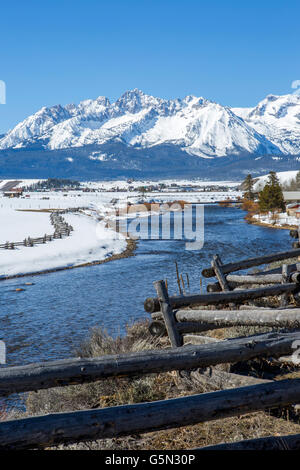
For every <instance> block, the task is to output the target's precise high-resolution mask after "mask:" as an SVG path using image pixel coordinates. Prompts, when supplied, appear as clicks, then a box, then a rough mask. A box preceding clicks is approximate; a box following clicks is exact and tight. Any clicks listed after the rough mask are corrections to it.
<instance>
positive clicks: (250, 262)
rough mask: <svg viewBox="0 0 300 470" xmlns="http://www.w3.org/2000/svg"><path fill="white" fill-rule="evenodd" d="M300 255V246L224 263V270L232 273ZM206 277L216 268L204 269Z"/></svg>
mask: <svg viewBox="0 0 300 470" xmlns="http://www.w3.org/2000/svg"><path fill="white" fill-rule="evenodd" d="M298 256H300V248H298V249H296V250H290V251H283V252H281V253H273V254H271V255H264V256H259V257H257V258H249V259H246V260H243V261H237V262H235V263H228V264H223V266H222V272H223V273H224V274H228V273H231V272H233V271H241V270H244V269H248V268H253V267H254V266H260V265H262V264H269V263H272V262H274V261H282V260H285V259H290V258H296V257H298ZM202 275H203V276H204V277H214V276H215V271H214V268H205V269H203V271H202Z"/></svg>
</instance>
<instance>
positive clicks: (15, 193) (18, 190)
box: [3, 188, 23, 198]
mask: <svg viewBox="0 0 300 470" xmlns="http://www.w3.org/2000/svg"><path fill="white" fill-rule="evenodd" d="M3 195H4V196H5V197H10V198H13V197H20V196H22V195H23V189H22V188H16V189H10V190H9V191H4V193H3Z"/></svg>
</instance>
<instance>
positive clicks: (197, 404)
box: [0, 379, 300, 450]
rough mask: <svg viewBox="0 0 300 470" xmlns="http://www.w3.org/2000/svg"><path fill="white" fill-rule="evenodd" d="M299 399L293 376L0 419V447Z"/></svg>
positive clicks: (185, 421) (129, 430) (153, 427)
mask: <svg viewBox="0 0 300 470" xmlns="http://www.w3.org/2000/svg"><path fill="white" fill-rule="evenodd" d="M299 401H300V379H294V380H293V381H291V380H282V381H278V382H271V383H266V384H259V385H252V386H248V387H240V388H235V389H231V390H222V391H218V392H212V393H203V394H201V395H192V396H187V397H182V398H173V399H169V400H163V401H156V402H151V403H140V404H135V405H123V406H115V407H111V408H104V409H93V410H88V411H75V412H70V413H55V414H48V415H45V416H37V417H31V418H24V419H17V420H11V421H5V422H0V450H9V449H14V450H22V449H30V448H44V447H47V446H53V445H56V444H61V443H73V442H78V441H88V440H95V439H105V438H112V437H118V436H127V435H130V434H138V433H145V432H151V431H159V430H162V429H169V428H177V427H181V426H186V425H193V424H197V423H201V422H205V421H210V420H215V419H221V418H227V417H231V416H237V415H241V414H245V413H252V412H256V411H260V410H268V409H270V408H275V407H278V406H280V407H281V406H287V405H290V404H293V403H297V402H299Z"/></svg>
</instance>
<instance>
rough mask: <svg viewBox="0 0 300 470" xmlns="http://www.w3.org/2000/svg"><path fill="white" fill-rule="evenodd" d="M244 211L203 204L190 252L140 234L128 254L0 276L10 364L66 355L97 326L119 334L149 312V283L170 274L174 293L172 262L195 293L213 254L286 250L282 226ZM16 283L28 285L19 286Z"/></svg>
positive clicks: (0, 316)
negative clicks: (267, 224)
mask: <svg viewBox="0 0 300 470" xmlns="http://www.w3.org/2000/svg"><path fill="white" fill-rule="evenodd" d="M244 215H245V213H244V212H243V211H242V210H240V209H236V208H230V207H229V208H222V207H220V206H217V205H207V206H205V242H204V246H203V248H202V249H201V250H199V251H187V250H186V249H185V241H183V240H144V241H143V240H141V241H139V242H138V247H137V250H136V255H135V256H134V257H131V258H127V259H120V260H117V261H113V262H109V263H106V264H102V265H97V266H93V267H86V268H79V269H73V270H67V271H61V272H56V273H51V274H47V275H41V276H32V277H30V276H28V277H25V278H20V279H13V280H7V281H2V282H1V283H0V339H2V340H3V341H5V343H6V345H7V365H17V364H28V363H32V362H36V361H46V360H53V359H60V358H65V357H70V356H72V355H74V351H75V349H76V347H78V346H79V345H80V343H81V342H82V341H83V340H84V339H85V338H86V337H87V336H88V335H89V331H90V329H91V328H92V327H94V326H99V325H101V326H102V327H104V328H106V329H107V331H108V332H109V333H111V334H113V335H117V334H123V333H124V330H125V326H126V324H128V323H129V324H130V323H132V322H134V321H137V320H140V319H143V318H147V316H148V314H147V313H145V312H144V309H143V302H144V300H145V298H146V297H149V296H152V295H154V294H155V291H154V288H153V281H155V280H158V279H165V278H167V279H168V285H169V292H170V293H171V294H172V293H178V291H177V281H176V271H175V261H177V263H178V267H179V270H180V272H182V273H188V275H189V279H190V289H191V292H193V293H196V292H199V291H200V274H201V270H202V269H203V268H204V267H206V266H209V265H210V261H211V258H212V256H213V255H214V254H215V253H218V254H219V255H220V257H221V259H222V261H223V262H229V261H234V260H238V259H243V258H248V257H253V256H260V255H264V254H267V253H272V252H276V251H284V250H287V249H289V248H290V246H291V243H290V241H291V240H290V237H289V233H288V231H287V230H278V229H270V228H264V227H259V226H255V225H249V224H247V223H246V222H245V221H244V219H243V217H244ZM25 282H32V283H33V285H32V286H25V285H24V284H25ZM203 282H204V284H203V287H204V288H205V282H206V281H205V280H204V279H203ZM20 287H23V288H24V289H25V290H24V291H23V292H16V291H15V289H16V288H20Z"/></svg>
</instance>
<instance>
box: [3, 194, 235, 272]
mask: <svg viewBox="0 0 300 470" xmlns="http://www.w3.org/2000/svg"><path fill="white" fill-rule="evenodd" d="M241 195H242V192H240V191H234V190H232V191H228V192H226V191H213V192H210V191H207V192H204V191H191V192H180V191H164V192H152V193H150V192H149V193H146V194H145V195H143V196H142V195H141V193H140V192H138V191H131V192H127V191H104V192H91V193H86V192H83V191H80V190H78V191H70V192H65V193H64V192H51V191H50V192H31V193H25V194H24V196H23V197H22V198H21V197H20V198H7V197H3V196H2V197H1V195H0V220H1V224H0V243H5V242H6V241H9V242H19V241H22V240H24V238H28V237H31V238H36V237H42V236H44V234H48V235H49V234H51V233H53V231H54V228H53V226H52V225H51V224H50V214H49V212H38V211H42V210H45V209H46V210H53V209H67V208H72V207H73V208H74V207H81V208H83V207H84V208H87V209H85V214H83V213H80V214H77V215H74V214H72V215H71V214H64V215H63V217H64V218H65V220H66V221H67V222H68V223H70V224H71V225H72V226H73V227H74V231H73V232H71V236H70V237H66V238H64V239H58V240H54V241H52V242H49V243H46V244H42V245H36V246H34V247H23V246H21V247H16V249H15V250H5V249H0V277H1V276H12V275H16V274H25V273H32V272H40V271H44V270H49V269H56V268H61V267H65V266H76V265H79V264H84V263H89V262H93V261H101V260H104V259H105V258H108V257H109V256H110V255H115V254H120V253H122V252H123V251H124V250H126V247H127V243H126V239H125V238H124V237H123V238H121V239H120V237H119V236H116V233H115V232H114V231H113V230H111V229H105V225H106V223H107V222H109V220H113V219H115V218H116V215H114V214H116V212H114V209H118V207H120V206H121V207H127V205H128V204H132V205H134V204H140V203H143V202H151V203H165V202H169V203H170V202H174V201H176V200H184V201H185V202H187V203H188V202H193V203H197V202H201V203H203V204H210V203H213V202H216V201H221V200H224V199H226V198H228V197H230V198H232V200H236V199H237V197H238V196H241ZM144 196H145V197H144ZM133 208H134V207H133ZM32 211H37V212H32ZM157 212H159V210H157V207H155V208H154V212H153V213H157ZM151 213H152V212H148V213H147V215H150V214H151ZM130 215H131V217H132V216H134V214H133V213H131V214H130ZM98 219H101V221H100V222H99V220H98Z"/></svg>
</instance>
